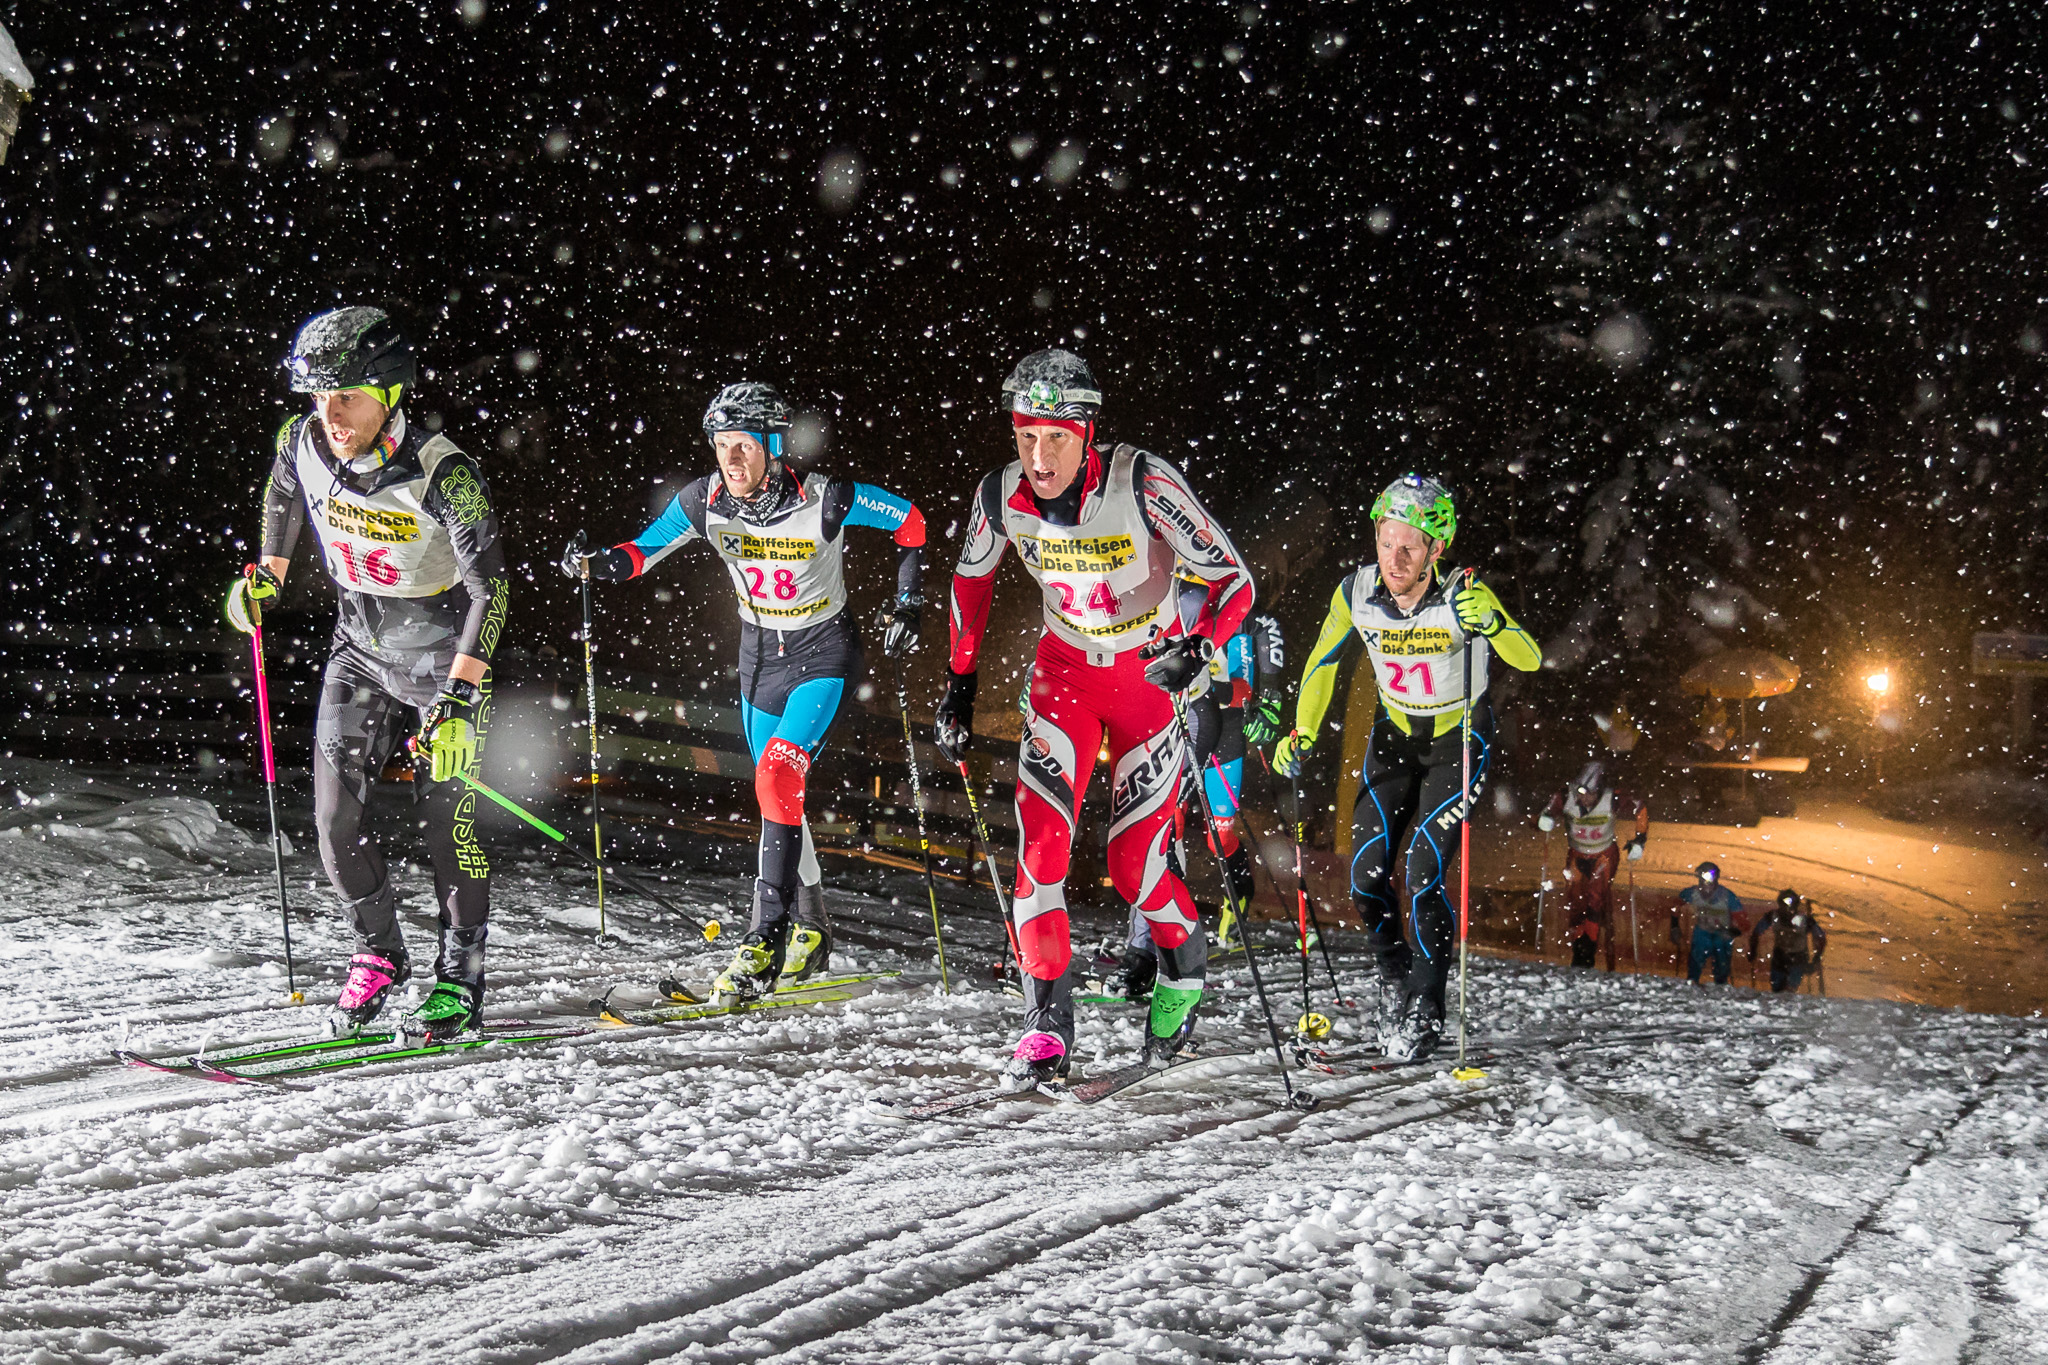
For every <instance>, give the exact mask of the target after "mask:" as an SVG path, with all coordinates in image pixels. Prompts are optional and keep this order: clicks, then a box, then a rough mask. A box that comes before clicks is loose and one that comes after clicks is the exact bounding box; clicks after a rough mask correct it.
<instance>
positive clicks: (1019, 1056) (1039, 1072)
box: [1000, 1033, 1073, 1092]
mask: <svg viewBox="0 0 2048 1365" xmlns="http://www.w3.org/2000/svg"><path fill="white" fill-rule="evenodd" d="M1072 1071H1073V1063H1072V1062H1071V1061H1069V1060H1068V1058H1067V1044H1066V1040H1065V1039H1063V1038H1061V1037H1060V1036H1059V1035H1058V1034H1057V1033H1027V1034H1025V1035H1024V1036H1023V1037H1022V1038H1020V1039H1018V1040H1017V1050H1016V1052H1015V1053H1013V1054H1012V1055H1011V1057H1010V1064H1009V1065H1008V1066H1006V1067H1004V1068H1003V1077H1002V1081H1001V1082H1000V1084H1001V1085H1002V1087H1003V1089H1005V1090H1010V1091H1017V1092H1022V1091H1025V1090H1036V1089H1037V1088H1038V1087H1039V1086H1042V1085H1065V1084H1066V1082H1067V1077H1068V1075H1069V1074H1071V1072H1072Z"/></svg>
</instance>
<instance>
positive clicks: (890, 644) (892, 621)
mask: <svg viewBox="0 0 2048 1365" xmlns="http://www.w3.org/2000/svg"><path fill="white" fill-rule="evenodd" d="M875 624H877V625H879V626H881V627H882V653H884V654H886V655H888V656H889V657H890V658H892V659H900V658H902V657H903V656H904V655H906V654H908V653H909V652H910V651H911V650H913V649H916V648H917V640H918V635H919V632H920V631H921V630H922V629H923V627H924V599H923V598H922V597H899V598H897V599H896V605H895V606H893V607H885V608H883V610H882V611H880V612H879V613H877V615H876V618H875Z"/></svg>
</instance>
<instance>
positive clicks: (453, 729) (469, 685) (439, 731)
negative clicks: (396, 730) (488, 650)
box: [419, 678, 483, 782]
mask: <svg viewBox="0 0 2048 1365" xmlns="http://www.w3.org/2000/svg"><path fill="white" fill-rule="evenodd" d="M482 695H483V694H482V692H481V690H480V689H479V688H478V687H477V685H476V684H475V683H473V682H464V681H462V680H461V679H459V678H456V679H451V680H450V681H449V682H448V683H447V684H446V685H444V686H443V687H442V688H441V695H440V696H438V697H436V698H434V704H433V705H431V706H429V707H428V708H427V711H426V714H425V715H424V716H423V717H421V719H420V734H419V747H420V749H421V750H422V751H424V752H425V753H427V754H428V755H429V756H430V757H431V758H432V760H433V767H432V773H431V776H430V777H429V780H430V781H433V782H449V781H452V780H454V777H455V774H457V773H466V772H468V771H470V770H471V769H472V768H474V767H475V766H476V711H477V702H478V701H479V700H480V699H481V698H482Z"/></svg>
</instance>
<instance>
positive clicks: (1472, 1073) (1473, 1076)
mask: <svg viewBox="0 0 2048 1365" xmlns="http://www.w3.org/2000/svg"><path fill="white" fill-rule="evenodd" d="M1451 1079H1452V1080H1454V1081H1483V1080H1485V1079H1486V1073H1485V1072H1484V1071H1482V1070H1480V1069H1479V1068H1478V1067H1476V1066H1461V1067H1459V1068H1457V1069H1456V1070H1455V1071H1453V1072H1451Z"/></svg>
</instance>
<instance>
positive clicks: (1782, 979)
mask: <svg viewBox="0 0 2048 1365" xmlns="http://www.w3.org/2000/svg"><path fill="white" fill-rule="evenodd" d="M1766 929H1769V930H1770V931H1771V993H1772V994H1773V995H1777V994H1779V993H1781V992H1784V991H1792V992H1794V993H1795V994H1796V993H1797V992H1798V990H1799V987H1800V984H1801V983H1802V982H1804V981H1805V980H1806V974H1807V973H1808V972H1810V971H1812V970H1813V969H1814V968H1815V967H1818V966H1819V965H1820V959H1821V955H1822V954H1824V953H1826V952H1827V950H1828V931H1827V930H1825V929H1823V928H1821V927H1820V924H1819V923H1818V922H1817V921H1816V920H1815V919H1814V917H1813V906H1812V904H1811V903H1810V902H1808V901H1807V899H1806V898H1805V897H1804V896H1801V895H1800V894H1799V893H1798V892H1797V891H1794V890H1792V889H1790V888H1789V887H1788V888H1786V889H1785V890H1783V891H1780V892H1779V893H1778V903H1777V904H1776V905H1774V906H1773V907H1771V910H1770V913H1769V914H1767V915H1765V916H1764V917H1763V918H1762V919H1759V920H1758V921H1757V922H1756V927H1755V928H1754V929H1751V930H1750V931H1749V955H1750V957H1751V958H1752V959H1754V958H1755V957H1756V955H1757V953H1756V950H1757V943H1758V941H1759V940H1760V939H1761V938H1762V937H1763V932H1764V930H1766Z"/></svg>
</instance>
